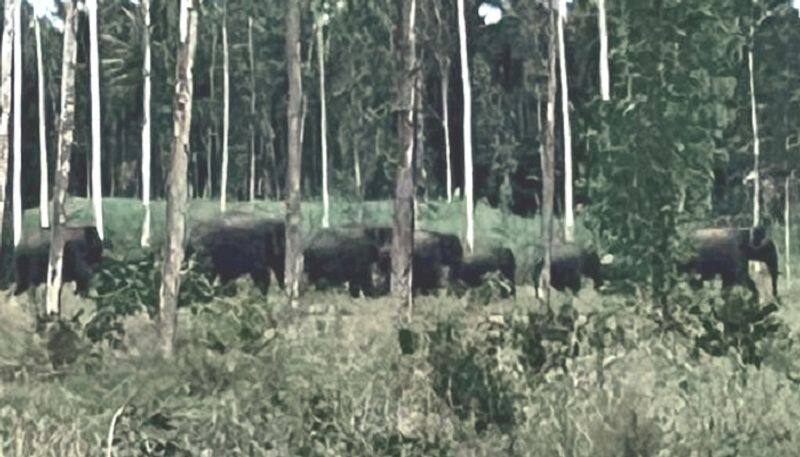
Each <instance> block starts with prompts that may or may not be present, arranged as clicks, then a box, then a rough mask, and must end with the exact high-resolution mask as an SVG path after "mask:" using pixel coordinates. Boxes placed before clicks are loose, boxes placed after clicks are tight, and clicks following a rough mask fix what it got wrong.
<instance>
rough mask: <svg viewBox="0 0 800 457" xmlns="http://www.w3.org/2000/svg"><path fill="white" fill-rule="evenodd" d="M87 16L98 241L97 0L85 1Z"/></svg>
mask: <svg viewBox="0 0 800 457" xmlns="http://www.w3.org/2000/svg"><path fill="white" fill-rule="evenodd" d="M86 10H87V12H88V15H89V63H90V73H91V75H90V85H91V91H92V97H91V99H92V206H93V207H94V220H95V225H96V226H97V233H98V235H100V239H101V240H102V239H103V238H104V233H103V178H102V169H103V168H102V166H101V165H102V162H101V146H102V139H101V134H102V129H101V123H100V52H99V50H98V45H97V33H98V31H97V0H86Z"/></svg>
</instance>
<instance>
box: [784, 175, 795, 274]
mask: <svg viewBox="0 0 800 457" xmlns="http://www.w3.org/2000/svg"><path fill="white" fill-rule="evenodd" d="M793 175H794V171H792V173H791V174H790V175H789V176H787V177H786V182H785V184H784V186H785V189H784V191H785V196H784V200H785V201H784V205H783V229H784V246H785V250H786V252H785V257H786V260H785V263H786V288H787V289H789V288H791V286H792V255H791V254H792V251H791V241H792V239H791V236H790V235H791V233H792V229H791V227H792V219H791V217H790V216H791V214H790V213H789V208H790V206H791V205H790V203H791V194H790V193H789V183H790V181H791V180H792V177H793Z"/></svg>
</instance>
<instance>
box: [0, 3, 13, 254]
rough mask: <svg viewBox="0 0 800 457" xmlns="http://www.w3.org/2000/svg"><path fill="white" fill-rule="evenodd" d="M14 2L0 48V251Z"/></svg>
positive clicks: (6, 11) (6, 17) (5, 20)
mask: <svg viewBox="0 0 800 457" xmlns="http://www.w3.org/2000/svg"><path fill="white" fill-rule="evenodd" d="M16 5H17V1H16V0H6V1H5V5H4V16H3V24H7V26H6V27H3V38H2V46H1V47H0V53H2V57H0V249H2V248H3V243H2V239H3V236H2V235H3V228H4V222H5V221H4V220H3V219H4V216H5V209H6V204H7V203H8V202H7V200H8V195H6V184H7V183H8V150H9V148H8V146H9V144H8V134H9V131H8V127H9V125H8V124H9V118H10V115H11V100H12V99H11V86H12V78H11V65H12V63H13V57H14V55H13V54H14V53H13V49H14V26H13V23H14V9H15V8H16Z"/></svg>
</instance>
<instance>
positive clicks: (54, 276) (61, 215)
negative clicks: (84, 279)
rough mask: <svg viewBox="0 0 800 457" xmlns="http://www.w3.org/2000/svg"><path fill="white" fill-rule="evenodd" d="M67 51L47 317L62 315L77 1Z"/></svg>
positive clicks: (70, 7)
mask: <svg viewBox="0 0 800 457" xmlns="http://www.w3.org/2000/svg"><path fill="white" fill-rule="evenodd" d="M64 11H65V19H64V50H63V54H62V57H61V111H60V113H61V114H60V119H59V122H58V156H57V160H56V176H55V183H54V189H53V228H52V230H51V233H50V235H51V237H52V238H51V240H50V259H49V262H48V266H47V299H46V302H45V313H46V314H48V315H60V314H61V284H62V277H61V269H62V265H63V263H64V230H63V226H64V224H66V222H67V188H68V187H69V165H70V155H71V153H72V141H73V135H74V133H75V132H74V130H75V61H76V60H77V57H78V52H77V51H78V46H77V41H76V35H77V32H78V18H77V7H76V5H75V0H66V1H64Z"/></svg>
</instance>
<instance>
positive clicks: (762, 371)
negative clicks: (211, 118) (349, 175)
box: [0, 200, 800, 457]
mask: <svg viewBox="0 0 800 457" xmlns="http://www.w3.org/2000/svg"><path fill="white" fill-rule="evenodd" d="M76 203H77V205H78V210H77V213H78V214H83V215H87V214H88V213H87V209H86V203H85V202H76ZM105 208H106V221H107V230H108V233H109V234H110V236H111V238H112V239H113V240H114V242H115V245H116V249H115V251H117V250H119V249H122V251H121V252H122V253H125V252H127V250H128V249H132V247H135V246H136V245H137V243H138V236H139V234H138V228H139V217H140V215H141V210H140V208H138V207H137V205H136V204H135V202H131V201H130V200H108V201H107V202H106V206H105ZM233 208H235V209H242V210H248V209H249V208H250V207H249V206H248V205H239V204H234V205H233ZM390 208H391V206H390V204H389V203H388V202H379V203H370V204H369V205H368V206H367V207H366V208H365V209H364V219H365V220H367V221H370V222H379V223H381V222H383V223H388V222H389V220H390V219H389V215H390ZM255 211H256V212H258V213H259V214H274V215H280V214H281V213H282V204H281V203H259V204H257V205H256V208H255ZM304 211H305V218H304V224H305V226H306V230H307V231H312V230H313V229H314V228H315V227H316V226H317V223H318V222H317V221H319V218H320V217H319V216H320V215H321V213H320V208H319V206H318V205H317V204H316V203H311V204H304ZM160 213H163V206H160V205H159V204H156V205H155V207H154V214H153V216H154V222H153V225H154V227H153V231H154V234H157V233H159V232H160V231H161V227H163V215H160ZM421 213H422V214H421V215H420V225H421V226H423V227H425V228H431V229H436V230H441V231H446V232H451V233H460V232H461V230H462V228H463V220H462V212H461V205H458V204H454V205H445V204H431V205H430V206H428V207H427V208H426V207H423V208H422V211H421ZM216 214H217V212H216V202H192V213H191V216H192V217H193V218H195V219H199V218H209V217H214V216H215V215H216ZM333 216H334V217H333V220H334V221H336V222H337V223H344V222H354V221H356V220H357V217H356V216H357V208H355V207H353V208H348V207H335V210H334V213H333ZM26 217H27V219H26V223H28V224H31V223H33V224H35V222H36V216H35V215H34V214H32V213H29V214H26ZM476 226H477V227H476V229H477V230H476V231H477V233H479V234H481V236H480V237H479V242H481V243H486V242H489V241H492V242H500V243H502V244H506V245H508V246H510V247H512V248H513V249H514V251H515V255H517V257H518V258H520V257H523V258H524V255H523V254H522V253H523V250H524V249H526V248H528V247H529V246H530V245H531V244H532V242H533V241H535V240H536V234H537V232H538V229H537V227H538V221H536V220H529V219H523V218H519V217H514V216H504V215H503V214H502V213H500V212H498V211H496V210H493V209H491V208H488V207H485V206H483V205H480V206H479V207H478V210H477V212H476ZM582 236H583V235H582ZM119 246H123V247H122V248H120V247H119ZM524 261H525V260H523V262H524ZM238 285H239V286H240V287H239V290H240V291H239V293H238V294H237V295H236V296H234V297H227V298H222V297H221V298H219V299H217V300H215V301H213V302H212V303H210V304H208V305H204V306H197V307H193V308H184V309H182V310H181V312H180V316H179V327H178V328H179V335H178V355H177V356H176V358H175V359H174V360H170V361H164V360H161V359H160V358H159V357H157V356H156V355H155V354H156V347H155V340H156V335H155V329H154V325H153V323H152V322H151V321H150V320H149V319H148V318H147V316H146V315H144V314H139V315H135V316H130V317H127V318H125V319H124V320H123V321H122V323H123V325H124V329H125V336H124V338H123V342H124V345H123V346H121V347H117V348H111V347H107V346H105V345H103V344H95V345H91V344H89V343H88V342H87V341H86V340H85V339H80V341H79V343H78V350H77V352H78V353H79V355H80V357H79V358H78V360H77V361H76V362H74V363H73V364H71V365H69V366H67V367H62V368H59V369H54V368H53V367H52V366H51V365H50V363H49V357H50V356H51V354H52V353H53V351H54V349H53V348H52V347H51V348H49V349H48V346H47V342H48V339H49V338H48V337H47V336H46V335H45V336H41V335H39V334H36V333H35V332H34V331H33V328H34V326H35V325H34V320H33V318H32V312H31V311H30V310H31V309H32V307H31V304H30V302H29V299H30V297H28V296H22V297H20V298H18V299H17V300H16V303H10V302H9V301H6V304H5V305H4V306H0V455H4V456H15V457H16V456H40V455H41V456H45V455H48V456H49V455H59V456H65V457H71V456H84V455H104V452H105V451H106V440H107V436H108V433H109V428H110V425H111V422H112V418H113V417H114V416H115V414H116V413H117V412H120V411H121V413H120V414H119V416H118V418H117V421H116V423H115V427H114V430H113V434H114V442H113V448H114V455H119V456H133V455H187V456H188V455H199V456H211V455H213V456H217V455H225V456H228V455H232V456H235V455H254V456H284V455H302V456H333V455H337V456H338V455H348V456H350V455H352V456H373V455H398V456H399V455H407V456H431V455H436V456H442V455H446V456H450V455H452V456H460V455H476V456H494V455H511V456H551V455H569V456H592V457H594V456H597V457H605V456H609V457H611V456H628V455H630V456H634V455H648V456H649V455H674V456H684V455H686V456H693V455H698V456H707V455H711V456H733V455H741V456H794V455H797V450H798V449H800V410H798V409H797V405H798V404H800V385H798V384H797V383H796V382H795V381H792V379H795V378H800V366H799V365H798V364H797V362H796V361H797V360H800V352H798V349H797V348H798V347H800V346H798V345H797V344H796V343H795V342H796V340H797V335H798V332H800V314H798V313H800V311H798V309H800V308H798V306H797V305H798V303H797V300H796V299H795V298H794V297H796V296H798V294H800V287H798V285H797V283H794V285H792V286H791V287H788V286H787V285H786V284H785V283H782V284H781V293H782V295H783V297H784V302H783V304H782V305H781V308H780V310H779V311H778V312H777V315H778V318H779V319H778V320H777V321H776V322H779V323H780V325H781V327H780V330H779V331H778V332H776V333H775V334H774V335H772V336H770V337H767V338H765V339H762V340H760V341H759V342H758V344H757V346H758V351H760V353H761V354H762V355H764V359H763V361H762V364H761V366H760V368H756V367H755V366H753V365H747V364H742V358H741V354H740V353H739V352H738V351H736V350H734V349H729V350H728V351H727V352H725V353H723V354H722V355H720V356H711V355H709V354H707V353H705V352H702V351H700V352H697V351H696V346H695V337H697V336H698V335H700V334H701V333H702V331H703V327H702V326H699V325H696V324H693V322H694V321H693V320H692V319H693V318H692V317H691V315H690V314H688V313H687V312H686V310H687V309H689V307H690V305H691V304H693V303H699V304H707V303H717V305H716V306H720V305H718V303H719V292H718V290H717V289H716V288H713V287H707V288H706V289H704V290H703V291H702V292H701V293H700V294H698V295H691V296H686V297H685V300H686V301H685V302H683V301H680V300H678V299H676V302H675V303H674V305H675V314H676V318H677V319H678V320H679V321H680V322H682V323H683V325H684V332H685V333H684V334H682V333H679V332H675V331H665V330H664V329H663V328H661V327H660V326H659V325H658V323H657V322H656V321H655V320H654V319H653V317H652V315H651V309H650V307H649V305H648V304H646V303H642V302H641V301H640V300H637V299H636V298H635V297H629V296H610V297H609V296H599V295H597V294H595V293H594V292H593V291H591V290H585V291H582V292H581V293H580V294H579V295H578V296H577V297H570V296H567V295H563V294H556V295H555V296H554V301H555V303H554V304H553V309H554V310H556V312H557V313H559V312H561V315H562V317H564V316H568V315H570V313H573V312H574V313H575V314H574V315H573V316H578V317H577V325H578V326H577V331H571V327H570V326H569V325H567V324H565V323H564V322H565V321H564V320H563V319H562V320H559V319H556V320H554V321H547V319H546V318H544V317H542V316H543V315H542V314H541V313H542V312H543V309H542V307H541V305H540V304H539V302H537V301H536V300H534V299H533V298H532V297H531V290H530V288H529V287H522V288H520V290H519V296H518V297H517V299H516V300H499V299H496V298H491V297H490V296H489V295H486V294H484V292H485V291H483V290H478V291H475V292H474V293H471V294H469V295H467V296H466V297H464V298H460V299H459V298H455V297H452V296H432V297H420V298H418V299H417V300H416V301H415V317H414V320H413V322H412V327H411V328H412V330H413V331H414V332H415V334H416V335H417V336H418V341H417V343H418V346H417V348H418V350H417V352H416V353H415V354H413V355H406V356H401V355H400V352H399V347H398V333H397V329H396V328H395V312H396V311H395V308H394V304H393V302H392V300H391V299H389V298H381V299H377V300H369V299H351V298H349V296H347V295H346V294H345V293H342V292H336V291H328V292H310V293H308V294H307V295H306V296H304V297H303V300H304V302H303V303H304V305H306V306H307V307H309V308H310V309H311V310H312V313H311V314H310V315H309V316H306V317H304V318H301V319H299V320H297V321H295V322H293V323H290V324H284V325H281V326H279V327H277V328H273V327H272V326H271V325H270V324H269V323H268V320H267V315H268V311H269V309H270V308H271V306H272V305H274V304H275V303H279V302H281V301H282V300H283V297H282V296H281V295H280V293H279V292H278V291H275V290H271V292H270V295H269V296H268V297H267V299H266V300H265V299H264V298H263V297H261V296H259V294H258V293H257V292H254V291H253V290H252V288H251V287H249V283H248V281H247V280H244V281H241V282H240V283H239V284H238ZM0 294H3V293H2V292H0ZM7 299H8V296H7V295H0V300H7ZM65 306H66V309H68V310H69V311H68V315H69V316H72V315H74V314H75V313H76V312H77V311H78V310H81V309H82V310H84V313H85V314H84V315H83V317H82V318H81V319H82V320H85V318H86V316H87V315H88V314H91V313H92V312H93V306H92V304H91V303H89V302H85V301H81V300H79V299H77V298H75V297H74V296H72V294H71V293H69V292H67V293H66V303H65ZM719 310H720V311H721V310H722V308H720V309H719ZM530 313H534V314H530ZM500 322H502V323H500ZM530 322H535V323H537V325H539V327H535V326H534V327H530V326H529V325H530ZM720 325H721V324H720ZM526 329H528V330H526ZM530 329H534V330H533V331H530ZM573 330H574V329H573ZM561 337H565V338H566V339H565V340H563V341H562V340H561V339H559V338H561ZM540 338H544V340H543V343H542V345H541V346H540V347H539V349H537V350H535V351H533V352H531V345H530V343H531V342H532V341H537V340H538V339H540ZM573 344H577V347H578V349H579V350H578V352H577V353H574V352H573V349H574V347H573ZM536 351H539V352H536ZM531 354H534V355H537V356H538V357H544V359H543V360H545V364H546V366H550V368H549V369H546V370H540V369H535V368H533V366H532V365H527V364H526V362H525V360H527V359H526V358H525V357H527V356H530V355H531ZM537 360H538V359H537ZM547 364H549V365H547ZM448 373H449V374H450V375H451V377H450V378H447V376H446V375H447V374H448ZM442 379H445V380H447V379H449V384H447V383H445V384H442V382H441V381H442ZM601 380H602V382H601ZM448 385H449V386H450V387H449V388H448V387H447V386H448ZM452 386H456V387H455V389H456V391H455V392H454V391H453V389H454V388H453V387H452ZM509 405H510V407H511V409H510V410H504V409H503V408H504V407H506V406H509ZM492 411H501V412H502V411H506V412H507V413H508V414H510V415H511V416H513V418H514V420H513V421H511V423H508V422H504V421H503V420H501V419H502V415H500V416H498V417H499V419H498V420H496V421H492V420H489V422H488V423H484V422H485V421H486V420H487V419H486V418H487V417H489V418H491V417H492V416H491V414H490V413H491V412H492ZM509 411H510V412H509Z"/></svg>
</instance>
